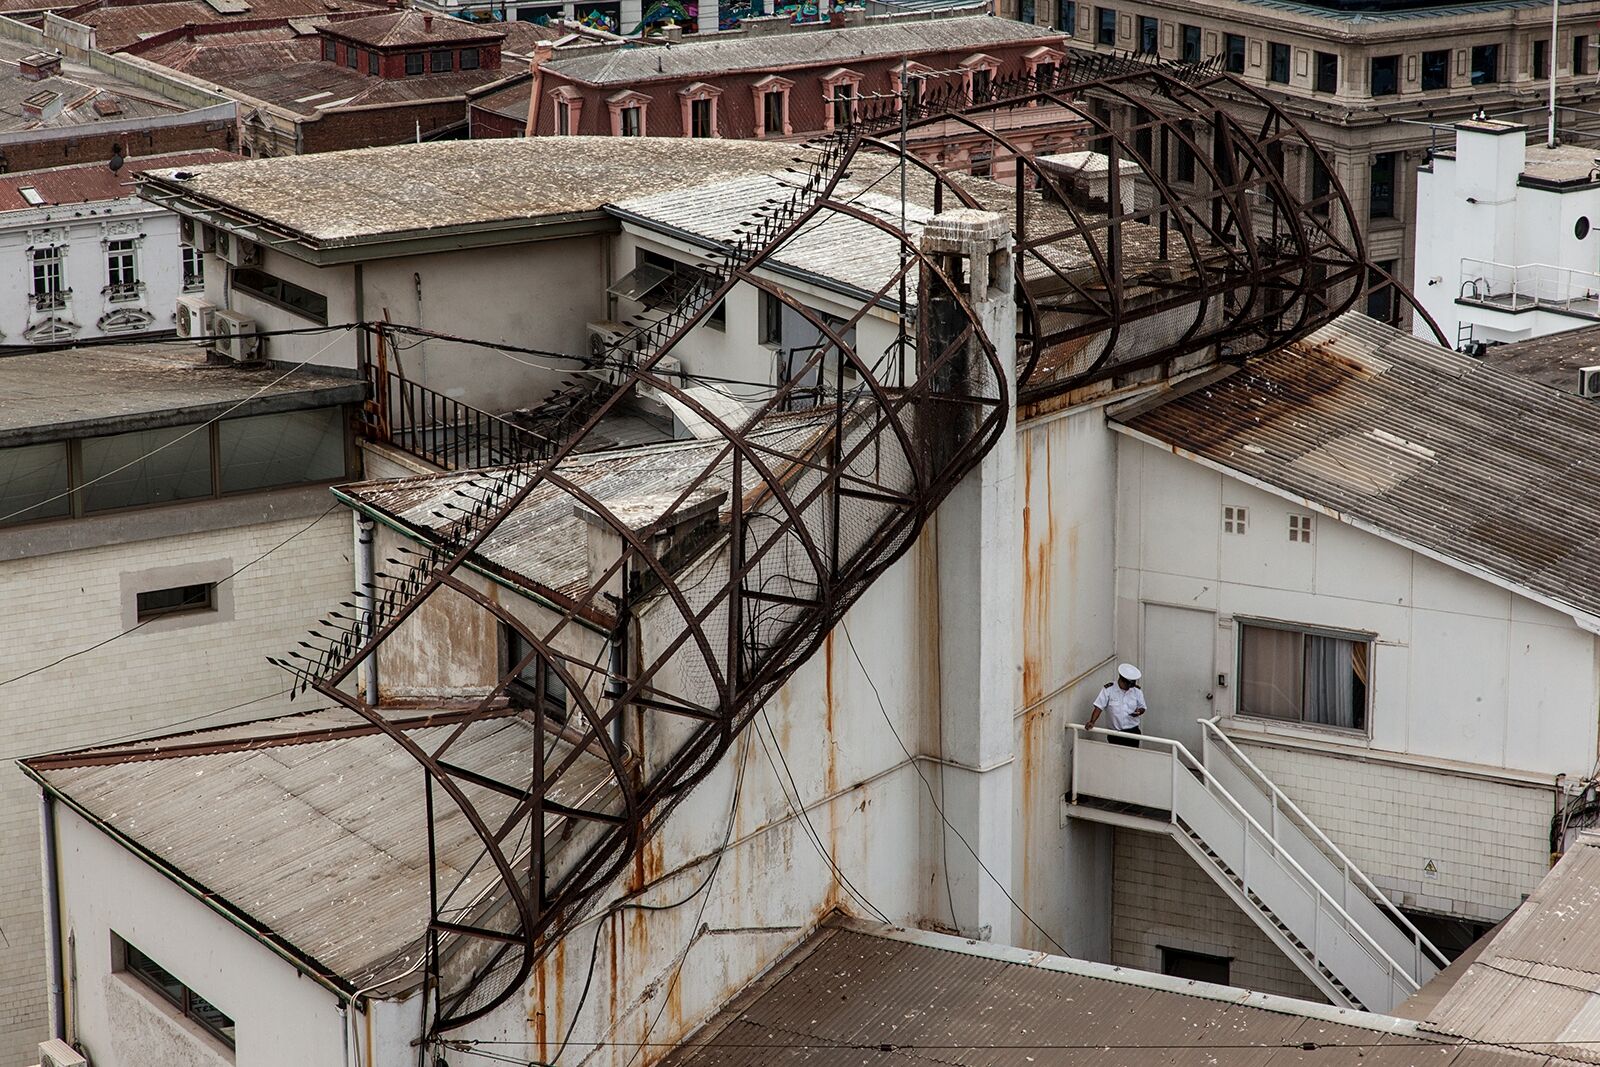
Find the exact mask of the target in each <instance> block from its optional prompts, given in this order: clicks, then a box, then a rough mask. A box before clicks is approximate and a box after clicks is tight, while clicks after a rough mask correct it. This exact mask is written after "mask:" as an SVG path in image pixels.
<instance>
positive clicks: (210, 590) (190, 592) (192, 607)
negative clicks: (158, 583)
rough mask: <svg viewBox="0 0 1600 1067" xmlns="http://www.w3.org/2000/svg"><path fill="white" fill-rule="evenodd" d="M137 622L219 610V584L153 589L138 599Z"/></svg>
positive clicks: (208, 583)
mask: <svg viewBox="0 0 1600 1067" xmlns="http://www.w3.org/2000/svg"><path fill="white" fill-rule="evenodd" d="M137 610H138V616H137V621H139V622H149V621H150V620H152V619H160V618H163V617H165V616H168V615H187V614H189V613H191V612H196V611H216V610H217V584H216V583H215V582H205V583H203V584H199V585H178V586H173V587H172V588H171V589H152V590H150V591H149V592H145V593H140V594H139V595H138V598H137Z"/></svg>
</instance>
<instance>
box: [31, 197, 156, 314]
mask: <svg viewBox="0 0 1600 1067" xmlns="http://www.w3.org/2000/svg"><path fill="white" fill-rule="evenodd" d="M117 239H131V240H133V241H135V242H137V244H136V246H135V252H134V259H135V270H136V272H137V276H138V280H139V281H140V282H141V283H142V284H143V286H144V288H143V289H142V290H140V291H139V293H138V295H137V296H136V297H135V298H134V299H130V300H119V301H116V302H112V301H110V300H109V299H108V297H107V295H106V294H105V293H104V292H103V290H104V289H105V287H106V285H107V283H108V282H109V281H110V273H109V270H108V267H107V263H106V247H105V242H107V241H108V240H117ZM49 245H54V246H58V247H61V248H62V250H63V251H62V267H61V269H62V273H63V281H64V282H65V285H66V287H67V288H68V289H70V290H71V293H70V294H69V295H68V297H67V302H66V306H65V307H63V308H60V309H57V310H50V309H40V310H35V309H34V307H33V306H32V304H31V303H30V302H29V299H28V298H29V295H30V294H31V293H32V292H33V260H32V257H31V256H30V254H29V250H30V249H31V248H35V247H41V246H49ZM182 289H183V260H182V257H181V254H180V252H179V245H178V216H176V215H174V214H173V213H172V212H170V211H166V210H163V209H161V208H158V207H156V206H155V205H153V204H150V203H148V202H147V201H144V200H140V199H139V198H138V197H135V196H129V197H124V198H122V199H120V200H107V201H101V202H95V203H89V204H70V205H60V206H51V207H39V208H30V209H27V210H21V211H7V212H3V213H0V292H4V293H5V294H6V297H5V299H4V300H0V345H6V346H28V345H32V344H35V343H52V342H53V341H54V342H56V343H59V342H60V341H77V342H84V341H91V340H94V339H96V338H100V337H125V336H130V335H138V334H142V333H161V332H167V333H170V332H171V331H172V329H173V321H174V320H173V314H174V312H173V308H174V306H175V303H176V300H177V297H178V294H179V293H180V292H181V291H182ZM121 310H131V311H138V312H143V313H144V314H146V315H148V316H149V317H150V321H149V322H148V323H146V324H145V325H143V326H136V327H135V328H132V329H127V328H120V329H119V328H115V327H112V328H107V326H110V325H111V324H107V323H102V319H103V317H104V316H106V315H107V314H109V313H112V312H116V311H121ZM52 315H53V316H54V317H56V318H57V319H60V320H63V321H64V322H66V323H68V324H70V325H71V326H72V327H75V330H72V331H70V332H69V334H66V335H63V336H61V337H60V338H59V339H58V338H52V337H50V336H45V335H36V336H35V337H30V336H29V331H30V330H31V329H33V328H34V327H36V326H38V325H39V324H40V323H42V322H43V321H44V320H46V319H48V318H50V317H51V316H52Z"/></svg>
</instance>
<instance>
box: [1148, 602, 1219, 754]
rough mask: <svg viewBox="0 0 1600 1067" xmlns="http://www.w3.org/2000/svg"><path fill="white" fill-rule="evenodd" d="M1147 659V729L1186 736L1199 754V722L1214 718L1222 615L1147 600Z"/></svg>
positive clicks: (1191, 748) (1162, 734)
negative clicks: (1219, 630) (1219, 628)
mask: <svg viewBox="0 0 1600 1067" xmlns="http://www.w3.org/2000/svg"><path fill="white" fill-rule="evenodd" d="M1141 647H1142V649H1143V658H1142V659H1140V661H1139V664H1138V666H1139V669H1140V670H1141V671H1143V672H1144V679H1143V681H1142V682H1141V684H1142V685H1143V686H1144V699H1145V703H1147V704H1148V705H1149V706H1150V710H1149V711H1147V712H1145V715H1144V723H1143V728H1144V732H1145V733H1147V734H1155V735H1157V736H1158V737H1170V738H1173V739H1174V740H1177V741H1182V742H1183V743H1184V745H1186V746H1187V747H1188V749H1189V751H1190V752H1193V753H1194V754H1195V756H1196V757H1197V758H1198V757H1199V755H1200V726H1199V723H1198V721H1197V720H1199V719H1209V718H1211V716H1212V715H1213V714H1214V713H1213V711H1212V710H1211V705H1212V698H1213V695H1214V688H1213V687H1214V684H1215V682H1216V680H1217V677H1216V670H1215V662H1216V647H1217V616H1216V613H1215V612H1212V611H1197V610H1195V609H1193V608H1174V607H1168V606H1167V605H1165V604H1146V605H1144V641H1143V642H1142V646H1141Z"/></svg>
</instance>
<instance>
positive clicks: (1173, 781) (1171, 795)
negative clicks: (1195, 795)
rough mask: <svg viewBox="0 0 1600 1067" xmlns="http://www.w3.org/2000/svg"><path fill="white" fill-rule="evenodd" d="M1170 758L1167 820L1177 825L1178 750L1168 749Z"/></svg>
mask: <svg viewBox="0 0 1600 1067" xmlns="http://www.w3.org/2000/svg"><path fill="white" fill-rule="evenodd" d="M1167 751H1168V755H1170V756H1171V757H1172V773H1171V775H1169V776H1168V778H1167V820H1168V821H1169V822H1171V823H1172V825H1174V826H1176V825H1178V750H1177V749H1176V748H1172V749H1168V750H1167Z"/></svg>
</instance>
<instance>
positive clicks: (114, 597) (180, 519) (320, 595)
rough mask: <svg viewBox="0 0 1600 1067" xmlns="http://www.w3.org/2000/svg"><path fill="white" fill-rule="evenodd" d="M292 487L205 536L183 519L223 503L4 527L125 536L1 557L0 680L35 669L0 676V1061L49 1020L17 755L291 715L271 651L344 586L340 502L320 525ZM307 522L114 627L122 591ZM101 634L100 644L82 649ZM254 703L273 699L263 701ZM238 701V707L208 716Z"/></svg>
mask: <svg viewBox="0 0 1600 1067" xmlns="http://www.w3.org/2000/svg"><path fill="white" fill-rule="evenodd" d="M301 492H302V491H299V490H290V491H287V492H286V493H279V494H262V495H261V499H262V500H263V501H269V500H273V499H276V500H278V501H279V503H280V506H282V507H283V508H284V509H285V511H287V514H286V515H284V517H281V518H272V517H271V516H272V511H271V509H270V508H263V507H261V506H260V505H258V514H257V516H256V521H254V522H251V523H249V524H247V525H232V526H227V527H225V528H222V529H217V530H212V531H206V532H193V528H192V526H191V527H190V528H189V529H187V530H186V529H185V523H193V522H195V521H197V520H195V518H194V516H196V515H197V514H199V513H201V512H204V511H212V510H214V509H216V508H218V507H226V506H229V502H227V501H210V502H206V503H204V504H199V505H177V506H175V507H172V508H156V509H147V510H144V511H141V512H138V513H136V514H133V515H109V516H100V517H96V518H91V519H85V520H79V521H78V522H76V523H70V524H69V523H51V524H45V525H40V526H35V527H23V528H18V529H15V530H8V531H5V532H3V533H0V546H5V545H9V546H11V547H12V548H15V539H20V538H24V537H36V536H42V537H45V538H46V539H48V538H49V536H50V535H49V534H47V533H46V534H41V533H40V532H41V531H51V530H53V531H55V533H54V535H53V536H54V537H55V538H56V539H57V540H58V542H60V541H64V540H65V539H66V537H67V536H68V531H66V527H68V526H69V525H71V526H73V527H75V528H76V527H83V526H101V527H103V526H105V525H106V524H108V523H109V524H115V525H117V526H118V528H119V529H120V531H121V536H123V537H125V538H127V540H123V541H121V542H120V543H111V544H106V545H104V546H103V547H97V548H85V549H81V550H78V551H55V552H49V553H46V554H41V555H31V556H28V557H26V558H13V559H10V560H5V561H0V588H3V589H5V590H6V591H7V598H6V608H7V611H6V615H5V618H4V620H3V621H0V678H4V679H11V678H13V677H15V676H18V675H22V674H24V673H25V672H28V671H33V670H35V669H37V668H45V669H42V670H39V672H38V673H35V674H31V675H29V676H28V677H26V678H22V679H20V680H18V681H15V682H12V683H11V684H9V685H7V686H6V687H5V689H4V690H3V693H4V700H3V701H0V732H3V734H4V736H5V738H6V751H5V753H4V754H5V756H6V757H7V758H6V759H5V760H4V762H3V765H0V855H3V856H5V857H8V862H6V863H4V864H0V929H3V930H4V931H5V936H6V940H7V943H8V945H9V947H8V948H7V949H6V951H5V952H4V953H0V990H4V994H5V995H4V996H3V997H0V1063H7V1064H11V1063H18V1064H20V1063H24V1062H29V1063H31V1062H33V1061H32V1060H31V1059H27V1057H28V1056H29V1055H31V1050H32V1048H33V1046H34V1045H36V1044H37V1043H38V1041H40V1040H41V1039H42V1038H43V1037H44V1036H45V1034H44V1029H45V1026H46V1022H47V1020H46V1016H45V977H44V925H43V914H44V913H43V911H42V907H41V903H40V880H39V870H38V864H37V857H38V855H39V815H38V804H39V800H38V789H37V787H35V786H34V785H33V783H31V782H29V781H28V780H27V779H26V778H24V777H23V775H22V774H21V772H20V771H18V770H17V769H16V767H15V765H14V764H13V763H12V760H13V759H15V758H17V757H19V756H23V755H29V754H33V753H38V752H52V751H62V750H66V749H72V748H77V747H81V746H85V745H90V744H94V743H96V742H100V741H106V740H111V739H115V738H134V737H140V736H147V735H151V734H158V733H170V732H173V731H175V730H179V729H184V728H197V727H201V726H214V725H220V724H222V723H225V722H228V721H238V720H243V719H249V718H256V717H260V716H262V715H267V714H272V713H274V712H276V711H284V710H289V706H288V703H287V701H286V700H285V699H282V698H280V697H274V696H273V694H277V693H281V692H282V691H283V690H284V689H286V688H287V678H286V676H285V675H284V674H283V672H282V671H281V670H279V669H278V668H276V667H274V666H272V665H271V664H269V663H267V661H266V656H268V655H269V654H278V653H279V652H282V651H286V650H288V649H290V648H292V647H294V643H295V641H297V640H299V639H300V638H301V637H303V636H304V633H305V630H306V629H307V628H308V627H309V626H310V625H311V624H312V623H313V622H314V621H315V620H316V618H317V617H318V615H319V613H321V612H322V611H324V610H326V609H327V608H328V607H330V606H332V605H333V604H335V603H336V602H337V601H338V600H339V599H341V598H343V597H344V596H346V595H347V594H348V593H349V591H350V589H351V587H352V582H353V579H352V572H351V565H350V551H351V531H350V519H349V515H348V513H346V512H345V511H344V509H342V508H341V509H338V510H336V511H334V512H333V513H331V514H329V515H328V516H327V517H326V518H324V519H321V520H320V521H318V520H317V516H318V515H319V514H320V513H321V512H322V510H323V509H324V508H325V507H326V506H327V504H331V503H332V499H331V497H327V498H326V501H327V504H321V505H320V506H317V507H316V510H313V511H309V513H307V511H306V508H305V505H304V504H303V503H302V504H301V505H300V506H299V508H298V510H291V509H289V508H288V503H289V500H290V498H291V497H293V498H295V499H298V498H299V497H300V495H301ZM310 492H315V491H314V490H313V491H310ZM322 496H323V497H326V494H322ZM262 520H265V521H262ZM313 522H315V525H312V524H313ZM307 527H310V529H309V530H307V531H306V532H305V533H301V534H300V535H299V536H298V537H296V538H295V539H294V541H293V542H292V544H291V545H290V546H288V547H286V548H285V549H283V550H281V551H277V552H273V553H272V554H271V555H267V556H266V558H264V559H262V560H261V561H260V562H259V563H257V564H255V565H253V566H251V567H250V568H249V569H248V570H246V571H244V573H242V574H240V575H239V576H238V577H237V578H235V579H233V580H232V581H230V582H228V583H227V585H225V586H222V587H221V588H220V589H219V591H218V592H219V598H218V602H219V610H218V611H217V612H215V613H213V614H208V615H205V616H193V615H191V616H176V617H173V618H171V619H167V620H163V621H161V622H157V623H153V624H150V625H147V626H145V627H142V628H141V629H139V630H138V631H137V632H135V633H132V634H129V635H128V636H126V637H117V636H116V635H117V634H119V633H121V632H122V631H123V630H125V629H127V628H128V627H129V626H131V625H133V623H132V621H131V620H130V619H129V618H128V617H127V613H128V605H129V603H130V601H129V599H128V597H129V595H130V591H134V592H136V591H137V590H139V589H151V588H165V587H168V586H171V585H175V584H183V583H185V582H190V581H214V580H216V579H218V578H219V577H221V576H223V575H226V574H229V573H231V572H232V571H234V570H236V569H238V568H240V567H242V566H244V565H245V564H246V563H249V562H250V561H251V560H253V559H255V558H256V557H257V556H261V555H263V554H264V553H267V552H268V551H269V550H270V549H273V548H274V546H277V545H279V544H280V543H282V542H283V541H285V540H286V539H287V538H289V537H290V536H291V535H294V534H295V533H296V532H297V531H300V530H305V529H306V528H307ZM57 547H58V548H65V547H66V546H65V545H64V544H60V543H58V545H57ZM100 642H108V643H105V644H103V645H101V647H98V648H94V649H93V650H91V651H83V650H86V649H90V648H91V646H94V645H96V644H99V643H100ZM80 651H82V652H83V654H81V655H77V656H75V657H73V658H72V659H69V660H66V661H65V662H63V663H61V664H59V665H57V666H54V667H50V666H48V665H49V664H50V663H52V662H53V661H55V660H57V659H59V658H60V657H62V656H64V655H66V654H67V653H69V652H80ZM262 697H269V698H271V699H267V700H258V699H257V698H262ZM246 702H251V703H246ZM234 705H243V706H240V707H237V708H234V710H232V711H228V712H226V713H225V714H222V715H217V714H215V713H217V712H219V711H223V709H229V708H232V707H233V706H234ZM108 885H112V886H114V885H115V883H114V882H110V883H108Z"/></svg>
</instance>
